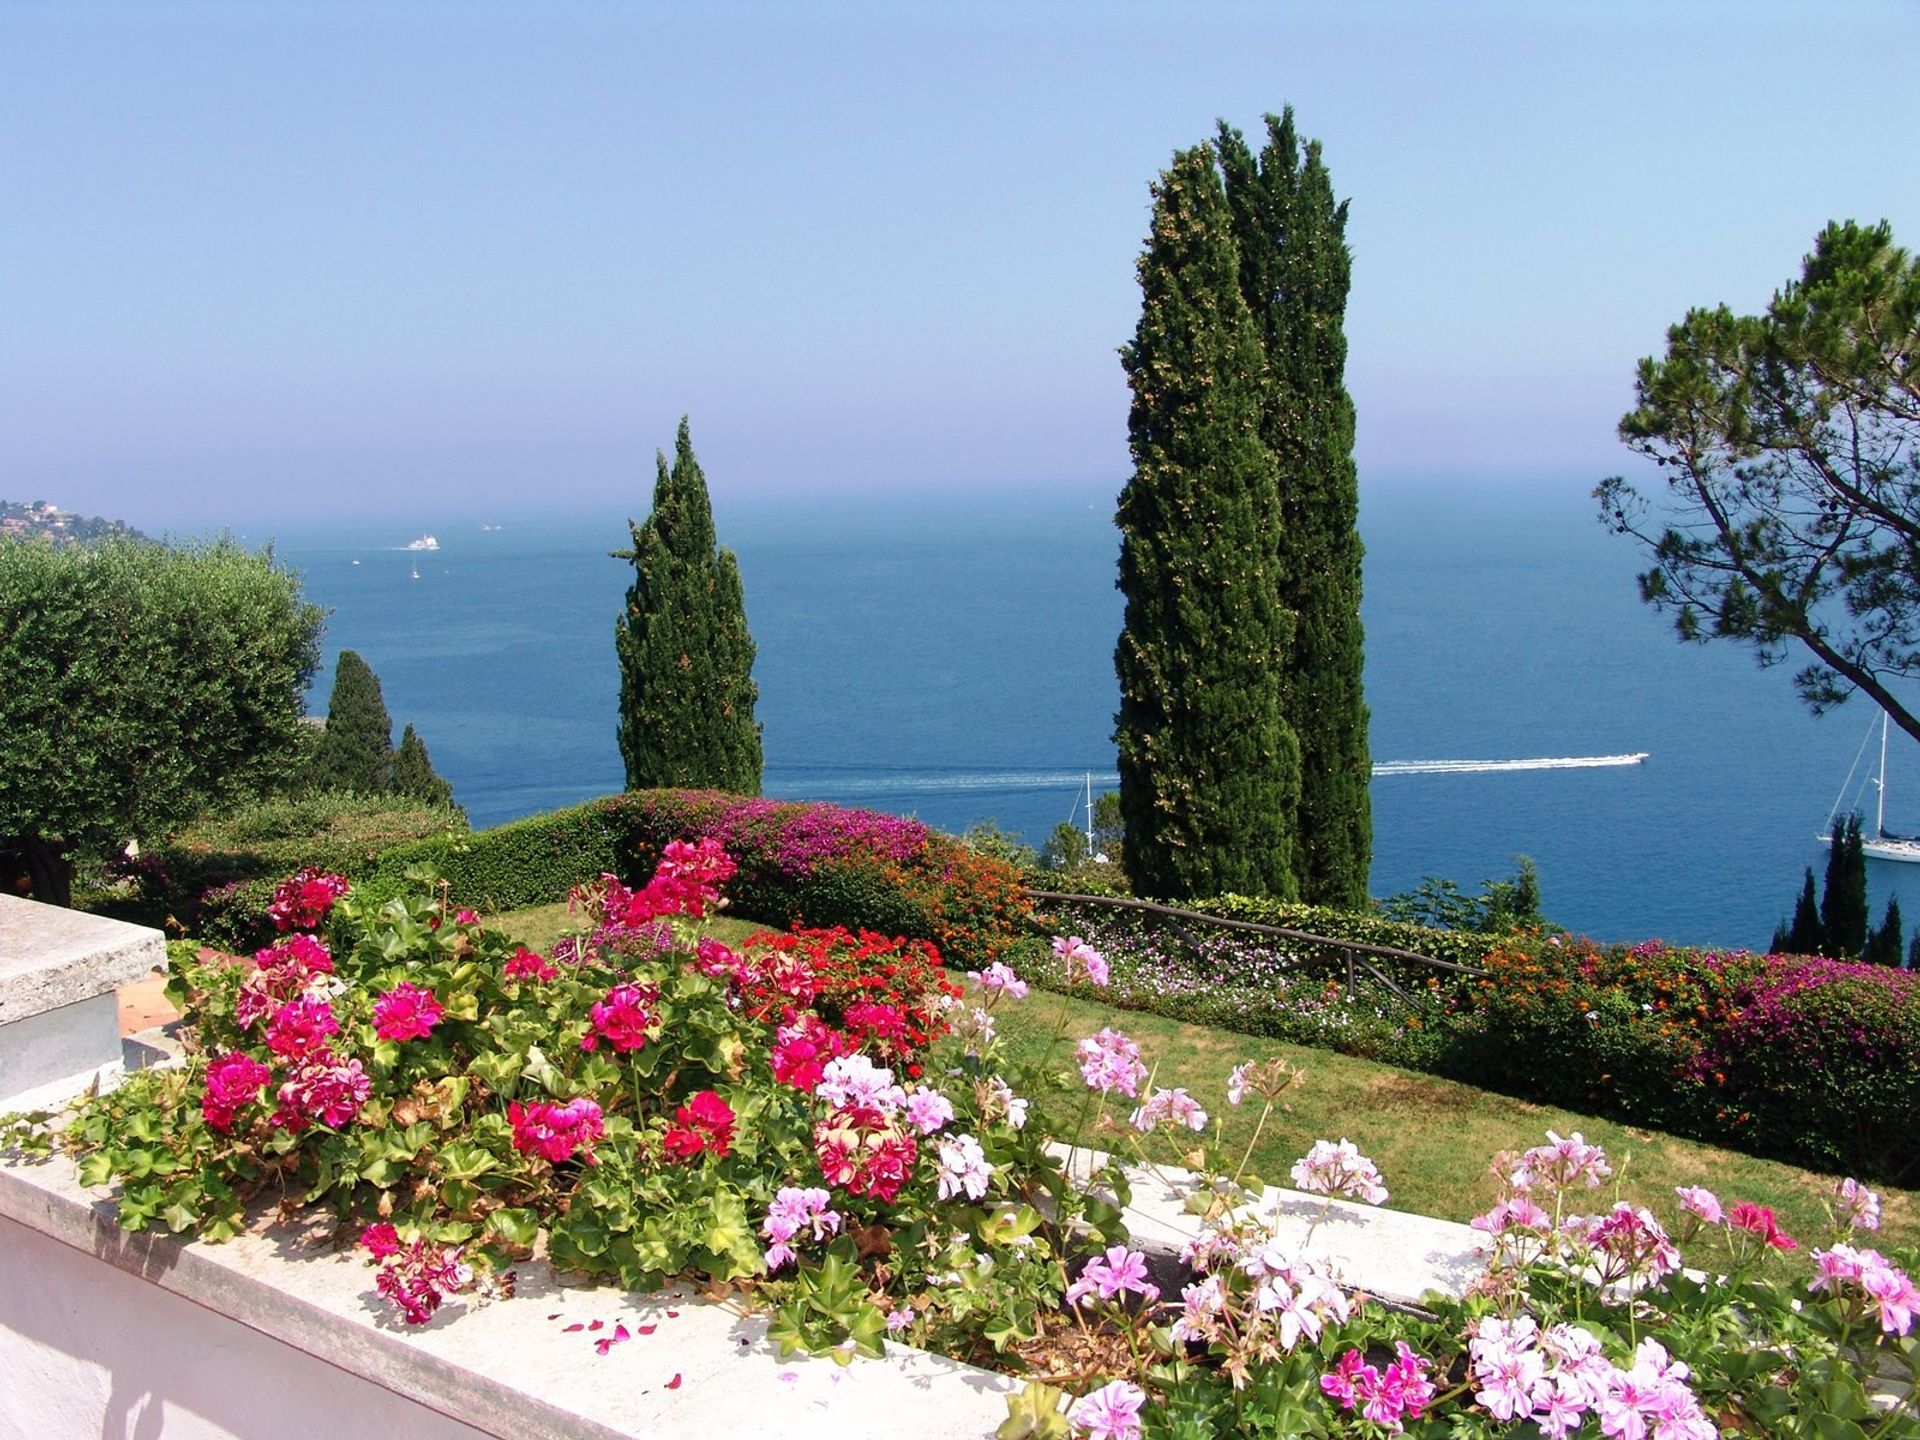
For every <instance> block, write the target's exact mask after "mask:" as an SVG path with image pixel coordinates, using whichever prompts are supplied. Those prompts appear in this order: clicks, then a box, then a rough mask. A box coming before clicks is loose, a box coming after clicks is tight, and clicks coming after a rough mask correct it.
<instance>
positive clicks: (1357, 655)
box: [1217, 107, 1373, 909]
mask: <svg viewBox="0 0 1920 1440" xmlns="http://www.w3.org/2000/svg"><path fill="white" fill-rule="evenodd" d="M1266 126H1267V143H1266V144H1265V146H1263V147H1262V148H1261V150H1260V153H1259V154H1258V156H1256V155H1255V154H1254V153H1253V151H1252V149H1251V148H1250V147H1249V146H1248V145H1247V142H1246V141H1245V139H1244V138H1243V137H1242V136H1241V134H1240V132H1239V131H1238V130H1235V129H1234V128H1232V127H1231V126H1229V125H1228V124H1226V123H1225V122H1224V121H1222V122H1221V124H1220V128H1219V135H1218V139H1217V145H1218V148H1219V154H1220V166H1221V171H1222V173H1223V175H1224V178H1225V182H1226V196H1227V204H1228V206H1229V207H1230V208H1231V210H1232V212H1233V233H1234V238H1235V241H1236V242H1237V244H1238V248H1239V257H1240V271H1239V280H1240V293H1241V296H1242V298H1243V299H1244V300H1245V302H1246V305H1247V309H1248V311H1249V312H1250V313H1251V314H1252V316H1253V321H1254V326H1255V329H1256V331H1257V333H1258V335H1259V338H1260V348H1261V352H1262V354H1263V356H1264V359H1265V365H1264V368H1263V371H1262V380H1263V383H1262V385H1261V394H1260V438H1261V440H1262V442H1263V443H1264V444H1265V445H1266V447H1267V449H1268V451H1269V452H1270V453H1271V454H1272V455H1273V457H1274V461H1275V464H1276V466H1277V469H1278V482H1279V502H1280V510H1279V520H1278V524H1277V526H1276V527H1275V534H1276V538H1277V540H1278V543H1279V546H1280V564H1279V583H1280V604H1281V608H1282V609H1284V610H1286V611H1288V612H1290V613H1291V614H1292V615H1293V616H1294V617H1295V623H1294V631H1293V640H1292V644H1291V645H1290V646H1289V647H1288V649H1287V651H1286V670H1285V672H1284V675H1283V677H1282V679H1283V689H1282V705H1283V709H1284V714H1285V718H1286V722H1287V724H1288V726H1289V727H1291V729H1292V730H1293V733H1294V735H1295V736H1296V737H1297V738H1298V740H1299V744H1300V800H1299V811H1298V816H1297V821H1296V825H1297V840H1296V843H1295V846H1294V852H1293V853H1294V871H1295V876H1296V880H1297V886H1298V890H1299V894H1300V897H1301V898H1302V899H1303V900H1306V901H1309V902H1310V903H1313V904H1318V905H1331V906H1344V907H1347V908H1350V909H1358V908H1360V907H1362V906H1364V905H1365V904H1366V902H1367V877H1368V871H1369V869H1370V868H1371V865H1372V858H1373V818H1372V806H1371V801H1370V798H1369V797H1370V786H1371V781H1372V762H1371V757H1370V753H1369V749H1368V743H1367V719H1368V717H1367V706H1366V701H1365V697H1364V691H1363V687H1362V668H1363V660H1364V653H1363V652H1364V643H1363V641H1364V637H1363V634H1362V629H1361V623H1360V584H1361V575H1360V572H1361V558H1362V554H1363V548H1362V546H1361V543H1360V528H1359V503H1360V489H1359V480H1358V475H1357V472H1356V470H1355V468H1354V463H1353V437H1354V411H1353V401H1352V399H1351V398H1350V397H1349V396H1348V394H1347V389H1346V380H1345V372H1346V363H1347V338H1346V330H1345V318H1346V308H1347V291H1348V286H1349V283H1350V280H1351V273H1352V257H1351V255H1350V254H1349V252H1348V250H1347V244H1346V225H1347V202H1346V201H1344V200H1341V201H1336V200H1335V199H1334V195H1333V182H1332V179H1331V177H1330V176H1329V175H1328V173H1327V168H1326V165H1325V164H1324V163H1323V162H1322V160H1321V158H1320V144H1319V142H1318V141H1309V142H1306V143H1305V144H1302V142H1301V141H1300V138H1299V135H1298V133H1297V132H1296V130H1295V129H1294V123H1293V110H1292V109H1291V107H1289V108H1288V109H1286V110H1285V111H1284V112H1283V113H1282V114H1281V115H1279V116H1278V117H1275V116H1273V115H1269V116H1267V117H1266Z"/></svg>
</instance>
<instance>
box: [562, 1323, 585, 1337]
mask: <svg viewBox="0 0 1920 1440" xmlns="http://www.w3.org/2000/svg"><path fill="white" fill-rule="evenodd" d="M586 1328H587V1327H586V1326H584V1325H582V1324H581V1323H580V1322H579V1321H578V1320H576V1321H574V1322H573V1323H572V1324H571V1325H569V1326H567V1328H566V1329H564V1330H562V1331H561V1332H560V1333H561V1334H562V1335H571V1334H572V1333H573V1332H574V1331H576V1330H584V1329H586Z"/></svg>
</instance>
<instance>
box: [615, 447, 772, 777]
mask: <svg viewBox="0 0 1920 1440" xmlns="http://www.w3.org/2000/svg"><path fill="white" fill-rule="evenodd" d="M658 464H659V474H658V477H657V479H656V480H655V482H654V487H653V513H652V514H651V515H649V516H648V517H647V520H646V523H645V524H641V525H635V524H633V523H632V522H631V521H629V522H628V526H627V528H628V530H629V532H630V533H631V535H632V537H633V548H632V549H630V550H616V551H614V552H613V554H614V558H616V559H620V560H628V561H631V562H632V564H633V586H632V588H631V589H629V590H628V591H627V604H626V609H625V610H624V611H623V612H622V614H621V616H620V618H619V620H618V621H617V622H616V623H615V625H614V637H613V639H614V649H615V651H616V653H617V654H618V655H619V659H620V727H619V728H620V755H621V758H622V759H623V760H625V761H626V767H627V788H628V789H629V790H644V789H652V788H656V787H660V786H682V785H687V786H711V787H714V788H716V789H721V790H727V791H731V792H733V793H734V794H737V795H758V794H759V793H760V766H761V751H760V726H759V724H758V723H757V722H756V721H755V720H754V718H753V707H754V702H755V701H756V700H757V699H758V698H759V694H760V692H759V689H758V687H756V686H755V685H754V683H753V656H754V647H753V637H752V636H751V635H749V634H748V633H747V610H746V599H745V595H744V592H743V590H742V588H741V585H740V566H739V564H738V562H736V561H735V559H734V557H733V552H732V551H731V550H723V549H721V548H720V547H719V544H718V541H717V539H716V537H715V535H714V529H713V507H712V504H711V503H710V502H709V500H708V498H707V481H706V477H705V476H704V475H703V474H701V471H700V462H699V461H698V460H696V459H694V456H693V442H692V440H691V439H690V438H689V436H688V429H687V421H686V419H685V417H682V419H681V421H680V433H679V438H678V439H677V440H676V441H675V443H674V453H673V465H672V468H671V469H669V468H668V465H667V457H666V456H665V455H661V456H659V457H658Z"/></svg>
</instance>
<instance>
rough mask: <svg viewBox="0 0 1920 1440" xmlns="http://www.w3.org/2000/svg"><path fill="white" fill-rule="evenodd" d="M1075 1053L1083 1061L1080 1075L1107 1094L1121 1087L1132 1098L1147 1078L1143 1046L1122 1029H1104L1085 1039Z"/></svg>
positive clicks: (1091, 1086) (1092, 1086)
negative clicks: (1141, 1057) (1141, 1051)
mask: <svg viewBox="0 0 1920 1440" xmlns="http://www.w3.org/2000/svg"><path fill="white" fill-rule="evenodd" d="M1073 1053H1074V1058H1075V1059H1076V1060H1078V1061H1079V1062H1080V1075H1081V1078H1082V1079H1084V1080H1085V1081H1086V1082H1087V1086H1088V1088H1089V1089H1093V1090H1098V1091H1101V1092H1102V1093H1103V1094H1109V1095H1110V1094H1112V1093H1113V1092H1114V1091H1116V1090H1118V1091H1119V1092H1120V1093H1121V1094H1122V1095H1125V1096H1126V1097H1127V1098H1128V1099H1132V1098H1133V1097H1134V1096H1135V1095H1137V1094H1138V1093H1139V1091H1140V1082H1141V1081H1142V1080H1144V1079H1146V1078H1147V1067H1146V1065H1145V1064H1143V1063H1142V1062H1141V1059H1140V1047H1139V1046H1138V1045H1136V1044H1134V1042H1133V1041H1131V1040H1129V1039H1128V1038H1127V1037H1126V1036H1125V1035H1122V1034H1121V1033H1120V1032H1119V1031H1118V1030H1113V1029H1106V1030H1102V1031H1101V1032H1100V1033H1099V1034H1098V1035H1094V1036H1091V1037H1089V1038H1088V1039H1085V1040H1082V1041H1081V1042H1080V1043H1079V1045H1077V1046H1076V1047H1075V1048H1074V1052H1073Z"/></svg>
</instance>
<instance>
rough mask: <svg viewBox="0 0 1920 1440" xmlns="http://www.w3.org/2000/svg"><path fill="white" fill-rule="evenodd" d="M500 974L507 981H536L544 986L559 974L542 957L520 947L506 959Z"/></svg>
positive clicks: (524, 947)
mask: <svg viewBox="0 0 1920 1440" xmlns="http://www.w3.org/2000/svg"><path fill="white" fill-rule="evenodd" d="M501 973H502V974H503V975H504V976H505V977H506V978H507V979H509V980H538V981H541V982H542V983H543V984H544V983H545V982H546V981H548V980H551V979H553V978H554V977H555V976H556V975H558V974H559V973H560V972H559V971H558V970H556V969H554V968H553V966H551V965H549V964H548V963H547V962H546V959H545V958H544V957H543V956H541V955H538V954H536V953H535V952H534V951H532V950H529V949H527V947H526V946H524V945H522V946H520V947H519V948H518V949H516V950H515V951H514V952H513V954H511V955H510V956H508V957H507V963H506V964H505V965H504V966H502V967H501Z"/></svg>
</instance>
